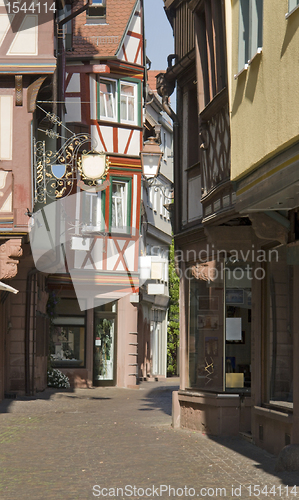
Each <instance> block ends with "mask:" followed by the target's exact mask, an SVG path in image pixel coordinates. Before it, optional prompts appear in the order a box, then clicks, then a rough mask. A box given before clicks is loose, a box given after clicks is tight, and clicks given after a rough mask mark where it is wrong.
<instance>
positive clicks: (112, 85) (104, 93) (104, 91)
mask: <svg viewBox="0 0 299 500" xmlns="http://www.w3.org/2000/svg"><path fill="white" fill-rule="evenodd" d="M116 101H117V93H116V82H115V81H113V80H104V79H100V84H99V99H98V103H99V112H98V114H99V116H100V118H101V119H103V120H116V119H117V113H116Z"/></svg>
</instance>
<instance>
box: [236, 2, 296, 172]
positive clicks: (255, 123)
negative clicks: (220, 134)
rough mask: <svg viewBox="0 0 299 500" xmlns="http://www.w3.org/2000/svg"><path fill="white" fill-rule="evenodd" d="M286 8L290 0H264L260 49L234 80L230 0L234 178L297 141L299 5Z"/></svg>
mask: <svg viewBox="0 0 299 500" xmlns="http://www.w3.org/2000/svg"><path fill="white" fill-rule="evenodd" d="M287 12H288V0H264V6H263V47H262V52H261V54H257V55H256V56H255V57H254V58H253V59H252V61H251V64H249V65H248V68H247V70H245V69H244V70H243V71H241V72H240V73H239V75H238V77H237V78H234V75H236V74H238V37H239V0H226V21H227V26H226V28H227V38H228V41H229V43H228V45H227V47H228V84H229V90H230V92H229V97H230V116H231V179H232V180H237V179H241V178H242V177H243V176H244V175H246V174H248V173H249V172H250V171H252V170H254V169H255V168H257V167H258V166H259V165H261V164H262V163H264V162H265V161H267V160H268V159H269V158H272V157H273V156H275V155H276V154H277V153H278V152H280V151H282V150H284V149H286V148H287V147H288V146H290V145H291V144H294V143H296V142H298V141H299V9H297V10H295V11H294V12H293V13H292V14H291V15H290V16H289V17H288V19H286V17H285V15H286V13H287ZM230 30H231V32H230Z"/></svg>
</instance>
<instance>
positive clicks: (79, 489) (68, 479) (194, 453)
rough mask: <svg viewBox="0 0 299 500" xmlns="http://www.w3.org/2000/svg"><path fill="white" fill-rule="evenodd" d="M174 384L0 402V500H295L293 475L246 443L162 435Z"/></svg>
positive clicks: (176, 433)
mask: <svg viewBox="0 0 299 500" xmlns="http://www.w3.org/2000/svg"><path fill="white" fill-rule="evenodd" d="M175 383H177V379H175V380H168V381H167V382H159V383H158V382H157V383H156V382H155V383H143V384H142V385H141V387H140V388H139V389H138V390H133V389H132V390H130V389H118V388H95V389H77V390H75V391H72V392H63V391H54V390H50V389H48V390H47V391H45V392H44V393H40V394H38V395H37V397H36V398H32V399H30V398H21V399H18V400H13V401H12V400H5V401H3V402H2V403H1V405H0V410H1V413H0V422H1V427H0V429H1V431H0V443H1V455H0V460H1V481H0V498H1V499H3V500H8V499H17V498H20V499H22V500H23V499H31V500H54V499H55V500H62V499H63V500H76V499H82V500H85V499H91V498H103V497H107V498H114V499H116V498H119V499H123V498H128V499H129V498H149V499H152V498H157V497H158V496H159V497H162V498H165V499H166V498H189V497H196V498H206V497H207V498H218V497H225V498H228V499H231V498H236V497H239V498H242V499H248V498H274V496H275V498H276V499H277V498H279V497H287V496H289V497H291V498H295V496H294V495H293V493H294V491H295V490H294V489H292V488H293V485H294V484H296V482H297V484H299V475H298V473H283V474H279V475H276V474H275V473H274V466H275V457H273V456H271V455H269V454H268V453H266V452H264V451H262V450H260V449H259V448H257V447H255V446H253V445H252V444H250V443H248V442H246V441H244V440H241V439H237V438H236V439H229V438H222V439H211V438H208V437H207V436H203V435H201V434H199V433H198V432H193V431H191V432H190V431H188V430H174V429H172V427H171V391H172V390H174V389H177V386H175V385H173V384H175ZM257 485H260V486H257ZM134 486H135V489H134ZM250 486H251V489H250ZM254 486H256V488H255V490H254ZM265 486H267V490H266V489H264V490H263V493H262V492H261V494H260V495H259V494H258V493H259V489H260V490H261V491H262V488H264V487H265ZM232 487H233V489H234V490H233V493H232ZM117 488H118V490H117ZM236 488H238V489H237V490H236ZM271 488H272V490H271ZM122 490H123V491H122ZM270 490H271V493H269V492H270ZM266 492H267V493H268V495H267V496H266ZM274 493H275V495H274ZM297 497H299V487H298V488H297Z"/></svg>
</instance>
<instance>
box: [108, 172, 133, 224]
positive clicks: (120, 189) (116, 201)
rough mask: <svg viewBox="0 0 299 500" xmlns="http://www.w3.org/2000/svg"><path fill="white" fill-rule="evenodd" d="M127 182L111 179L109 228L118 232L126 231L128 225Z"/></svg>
mask: <svg viewBox="0 0 299 500" xmlns="http://www.w3.org/2000/svg"><path fill="white" fill-rule="evenodd" d="M128 201H129V182H128V181H121V180H113V181H112V195H111V229H112V230H114V231H115V230H116V231H119V232H128V226H129V209H128Z"/></svg>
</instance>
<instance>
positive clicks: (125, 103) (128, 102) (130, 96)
mask: <svg viewBox="0 0 299 500" xmlns="http://www.w3.org/2000/svg"><path fill="white" fill-rule="evenodd" d="M136 110H137V107H136V85H134V84H131V83H128V82H120V120H121V122H131V123H135V122H136V121H137V120H136Z"/></svg>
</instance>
